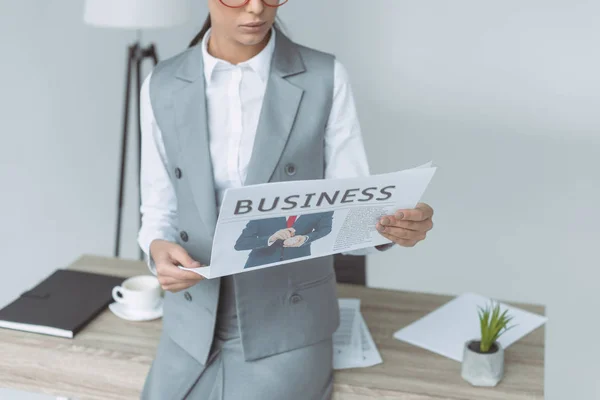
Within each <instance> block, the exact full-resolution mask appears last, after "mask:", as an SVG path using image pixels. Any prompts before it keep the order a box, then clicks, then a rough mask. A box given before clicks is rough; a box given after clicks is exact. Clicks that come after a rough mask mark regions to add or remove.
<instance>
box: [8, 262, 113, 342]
mask: <svg viewBox="0 0 600 400" xmlns="http://www.w3.org/2000/svg"><path fill="white" fill-rule="evenodd" d="M124 280H125V278H121V277H117V276H110V275H101V274H95V273H90V272H81V271H74V270H70V269H58V270H56V271H54V272H53V273H52V274H51V275H50V276H48V277H47V278H46V279H44V280H43V281H41V282H40V283H39V284H38V285H36V286H35V287H34V288H33V289H31V290H29V291H27V292H24V293H23V294H21V296H20V297H19V298H17V299H16V300H15V301H13V302H12V303H10V304H9V305H7V306H6V307H4V308H3V309H1V310H0V328H8V329H16V330H21V331H28V332H35V333H43V334H47V335H53V336H62V337H66V338H72V337H73V336H75V334H76V333H77V332H79V331H80V330H81V329H82V328H83V327H84V326H85V325H87V324H88V323H89V322H90V321H91V320H92V319H94V317H96V316H97V315H98V314H99V313H100V312H102V311H103V310H104V309H105V308H106V307H107V306H108V304H110V303H111V302H112V301H113V300H112V288H113V287H114V286H117V285H120V284H121V283H122V282H123V281H124Z"/></svg>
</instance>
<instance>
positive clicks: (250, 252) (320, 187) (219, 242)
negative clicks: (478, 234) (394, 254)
mask: <svg viewBox="0 0 600 400" xmlns="http://www.w3.org/2000/svg"><path fill="white" fill-rule="evenodd" d="M435 170H436V167H432V166H431V162H429V163H427V164H425V165H422V166H420V167H417V168H412V169H408V170H404V171H399V172H392V173H386V174H380V175H371V176H365V177H358V178H344V179H320V180H309V181H289V182H273V183H265V184H259V185H251V186H244V187H240V188H232V189H228V190H227V191H226V192H225V195H224V197H223V201H222V203H221V209H220V211H219V217H218V220H217V226H216V229H215V235H214V238H213V247H212V254H211V260H210V265H209V266H206V267H200V268H184V267H180V268H181V269H186V270H190V271H194V272H196V273H198V274H200V275H202V276H204V277H205V278H208V279H211V278H218V277H221V276H226V275H233V274H237V273H242V272H247V271H251V270H255V269H259V268H267V267H274V266H277V265H282V264H287V263H291V262H296V261H301V260H304V259H309V258H315V257H323V256H327V255H331V254H337V253H345V252H350V251H353V250H359V249H363V248H367V247H372V246H377V245H382V244H386V243H390V240H389V239H387V238H385V237H384V236H382V235H381V234H380V233H379V232H378V231H377V229H376V227H375V226H376V224H377V221H378V220H379V218H381V217H382V216H384V215H391V214H394V213H395V212H396V210H398V209H407V208H414V207H415V206H416V205H417V203H418V202H419V200H420V199H421V196H422V195H423V193H424V192H425V189H426V188H427V186H428V185H429V182H430V181H431V178H432V177H433V174H434V173H435Z"/></svg>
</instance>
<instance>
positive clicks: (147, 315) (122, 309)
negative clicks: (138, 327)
mask: <svg viewBox="0 0 600 400" xmlns="http://www.w3.org/2000/svg"><path fill="white" fill-rule="evenodd" d="M108 308H109V309H110V311H112V312H113V314H115V315H116V316H117V317H119V318H123V319H126V320H128V321H151V320H153V319H157V318H160V317H162V315H163V301H162V300H161V301H160V303H158V306H156V308H155V309H153V310H148V311H145V310H144V311H138V310H132V309H130V308H127V306H125V305H124V304H121V303H117V302H114V303H111V304H109V305H108Z"/></svg>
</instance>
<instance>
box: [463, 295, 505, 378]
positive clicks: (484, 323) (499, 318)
mask: <svg viewBox="0 0 600 400" xmlns="http://www.w3.org/2000/svg"><path fill="white" fill-rule="evenodd" d="M478 308H479V325H480V328H481V338H480V339H473V340H469V341H467V342H466V343H465V345H464V351H463V361H462V368H461V376H462V378H463V379H464V380H466V381H467V382H469V383H470V384H471V385H473V386H496V385H497V384H498V382H500V381H501V380H502V378H503V377H504V349H503V348H502V345H501V344H500V343H499V342H498V338H499V337H500V336H501V335H502V334H503V333H504V332H506V331H507V330H508V329H510V328H512V326H511V327H509V326H508V323H509V322H510V321H511V320H512V318H513V317H511V316H508V315H507V311H508V310H505V311H504V312H503V313H500V304H498V303H496V304H495V305H494V303H493V302H492V303H491V304H489V305H488V306H486V307H485V309H484V308H482V307H478Z"/></svg>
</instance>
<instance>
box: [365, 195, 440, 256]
mask: <svg viewBox="0 0 600 400" xmlns="http://www.w3.org/2000/svg"><path fill="white" fill-rule="evenodd" d="M432 217H433V208H431V207H430V206H429V205H427V204H425V203H419V204H417V207H416V208H414V209H411V210H398V211H396V213H395V214H394V215H387V216H384V217H381V218H380V220H379V222H378V223H377V226H376V227H377V230H378V231H379V233H381V234H382V235H383V236H385V237H386V238H388V239H389V240H391V241H392V242H394V243H396V244H398V245H400V246H403V247H413V246H415V245H416V244H417V243H419V242H420V241H421V240H424V239H425V237H426V236H427V232H428V231H430V230H431V229H432V228H433V221H432Z"/></svg>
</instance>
